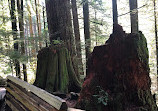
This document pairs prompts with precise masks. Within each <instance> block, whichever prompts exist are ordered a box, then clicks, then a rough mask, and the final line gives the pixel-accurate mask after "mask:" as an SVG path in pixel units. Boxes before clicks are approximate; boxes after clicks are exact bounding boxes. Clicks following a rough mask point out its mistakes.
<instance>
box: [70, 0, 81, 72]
mask: <svg viewBox="0 0 158 111" xmlns="http://www.w3.org/2000/svg"><path fill="white" fill-rule="evenodd" d="M71 3H72V15H73V26H74V33H75V43H76V50H77V59H78V60H77V62H78V63H79V64H78V66H79V73H80V74H82V75H83V74H84V72H83V63H82V52H81V40H80V30H79V23H78V12H77V5H76V0H71Z"/></svg>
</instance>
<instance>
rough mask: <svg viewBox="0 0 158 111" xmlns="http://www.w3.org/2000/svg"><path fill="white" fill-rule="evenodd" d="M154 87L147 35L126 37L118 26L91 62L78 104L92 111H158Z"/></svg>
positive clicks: (93, 55)
mask: <svg viewBox="0 0 158 111" xmlns="http://www.w3.org/2000/svg"><path fill="white" fill-rule="evenodd" d="M150 86H151V81H150V77H149V65H148V49H147V43H146V39H145V37H144V35H143V34H142V33H141V32H139V33H138V34H126V33H125V32H124V31H123V29H122V27H121V26H119V25H117V26H115V30H114V32H113V34H111V36H110V38H109V40H108V41H107V42H106V43H105V45H102V46H97V47H95V48H94V50H93V52H92V54H91V57H90V58H89V60H88V74H87V77H86V79H85V81H84V83H83V88H82V90H81V93H80V99H79V103H78V105H79V106H80V107H81V108H85V109H87V110H90V111H157V106H156V103H155V101H154V98H153V96H152V94H151V91H150ZM98 87H99V89H98Z"/></svg>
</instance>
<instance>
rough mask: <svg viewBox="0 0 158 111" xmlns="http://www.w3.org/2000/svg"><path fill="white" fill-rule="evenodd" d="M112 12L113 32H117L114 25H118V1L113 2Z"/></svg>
mask: <svg viewBox="0 0 158 111" xmlns="http://www.w3.org/2000/svg"><path fill="white" fill-rule="evenodd" d="M112 11H113V30H115V29H114V28H115V27H114V25H116V24H118V13H117V0H112Z"/></svg>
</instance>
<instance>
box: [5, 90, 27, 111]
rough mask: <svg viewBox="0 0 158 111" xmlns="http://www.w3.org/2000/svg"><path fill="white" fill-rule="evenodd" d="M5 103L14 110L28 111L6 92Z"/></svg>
mask: <svg viewBox="0 0 158 111" xmlns="http://www.w3.org/2000/svg"><path fill="white" fill-rule="evenodd" d="M6 101H8V102H6V104H7V105H8V106H9V107H10V108H11V109H12V110H13V111H14V110H16V111H28V109H27V108H26V107H25V106H24V105H22V104H21V103H20V102H19V101H18V100H16V99H15V98H14V96H12V95H10V94H9V93H8V92H7V94H6Z"/></svg>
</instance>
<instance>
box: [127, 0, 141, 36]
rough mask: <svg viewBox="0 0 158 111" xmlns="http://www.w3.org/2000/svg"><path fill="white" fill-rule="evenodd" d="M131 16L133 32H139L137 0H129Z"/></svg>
mask: <svg viewBox="0 0 158 111" xmlns="http://www.w3.org/2000/svg"><path fill="white" fill-rule="evenodd" d="M129 5H130V12H131V13H130V17H131V33H138V30H139V29H138V9H137V0H129Z"/></svg>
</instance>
